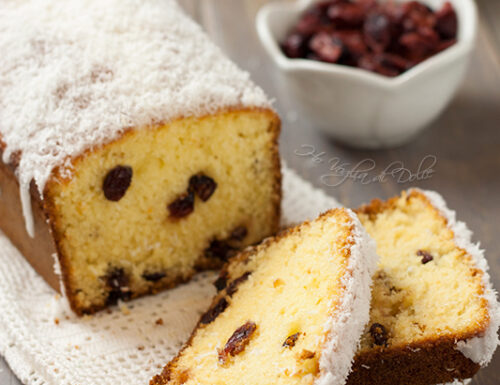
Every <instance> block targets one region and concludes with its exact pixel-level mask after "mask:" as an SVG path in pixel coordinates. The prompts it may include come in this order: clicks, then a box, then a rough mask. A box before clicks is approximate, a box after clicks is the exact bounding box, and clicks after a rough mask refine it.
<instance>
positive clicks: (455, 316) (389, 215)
mask: <svg viewBox="0 0 500 385" xmlns="http://www.w3.org/2000/svg"><path fill="white" fill-rule="evenodd" d="M357 213H358V215H359V218H360V220H361V222H362V223H363V225H364V226H365V228H366V230H367V231H368V233H369V234H370V235H371V236H372V237H373V238H374V240H375V241H376V243H377V253H378V254H379V255H380V258H381V259H380V262H379V267H378V270H377V272H376V273H375V276H374V284H373V292H372V305H371V311H370V322H369V323H368V325H367V327H366V330H365V333H364V335H363V337H362V340H361V341H362V342H361V348H360V349H359V351H358V352H357V353H356V357H355V362H354V365H353V372H352V373H351V375H350V377H349V380H348V384H352V385H364V384H370V385H389V384H394V378H398V379H400V381H401V383H404V384H407V385H428V384H441V383H449V382H454V381H459V380H463V379H467V378H470V377H472V376H473V375H474V374H475V373H476V372H477V371H478V370H479V368H480V367H481V366H484V365H486V364H487V363H488V362H489V361H490V360H491V358H492V355H493V353H494V351H495V349H496V347H497V345H498V337H497V330H498V328H499V324H500V311H499V304H498V300H497V298H496V293H495V291H494V290H493V288H492V285H491V282H490V277H489V275H488V263H487V261H486V259H485V258H484V255H483V251H482V250H480V248H479V246H478V245H476V244H473V243H472V242H471V232H470V231H469V230H468V229H467V227H466V225H465V224H464V223H463V222H459V221H457V220H456V218H455V212H453V211H451V210H450V209H448V208H447V206H446V204H445V202H444V200H443V198H442V197H441V196H440V195H439V194H437V193H435V192H431V191H422V190H417V189H412V190H409V191H408V192H403V193H402V195H401V196H399V197H395V198H392V199H390V200H388V201H387V202H382V201H380V200H374V201H372V202H371V204H369V205H366V206H363V207H361V208H360V209H358V210H357Z"/></svg>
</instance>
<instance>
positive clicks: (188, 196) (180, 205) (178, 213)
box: [167, 191, 194, 218]
mask: <svg viewBox="0 0 500 385" xmlns="http://www.w3.org/2000/svg"><path fill="white" fill-rule="evenodd" d="M167 208H168V211H169V212H170V217H171V218H184V217H186V216H188V215H189V214H191V213H192V212H193V210H194V192H193V191H188V192H186V193H184V194H182V195H181V196H180V197H179V198H177V199H176V200H175V201H173V202H172V203H170V204H169V205H168V206H167Z"/></svg>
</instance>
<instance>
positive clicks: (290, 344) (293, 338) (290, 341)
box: [282, 333, 300, 349]
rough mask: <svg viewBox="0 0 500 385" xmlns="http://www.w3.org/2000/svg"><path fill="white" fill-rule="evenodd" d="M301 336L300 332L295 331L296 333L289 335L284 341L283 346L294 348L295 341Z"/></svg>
mask: <svg viewBox="0 0 500 385" xmlns="http://www.w3.org/2000/svg"><path fill="white" fill-rule="evenodd" d="M299 336H300V333H295V334H292V335H290V336H288V337H287V338H286V340H285V342H283V345H282V346H283V347H284V348H290V349H291V348H293V347H294V346H295V343H296V342H297V340H298V339H299Z"/></svg>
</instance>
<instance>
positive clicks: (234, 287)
mask: <svg viewBox="0 0 500 385" xmlns="http://www.w3.org/2000/svg"><path fill="white" fill-rule="evenodd" d="M250 274H251V273H250V272H249V271H247V272H246V273H243V274H242V275H241V276H239V277H238V278H236V279H235V280H234V281H233V282H231V283H230V284H229V286H228V287H227V289H226V293H227V295H228V296H230V297H232V296H233V294H234V293H236V291H238V286H239V285H241V284H242V283H243V282H245V281H246V280H247V279H248V277H249V276H250Z"/></svg>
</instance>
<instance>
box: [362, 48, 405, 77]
mask: <svg viewBox="0 0 500 385" xmlns="http://www.w3.org/2000/svg"><path fill="white" fill-rule="evenodd" d="M409 66H410V63H409V62H408V61H406V60H405V59H404V58H402V57H400V56H398V55H393V54H384V53H381V54H374V55H366V56H363V57H362V58H361V60H360V61H359V67H360V68H364V69H366V70H369V71H373V72H376V73H379V74H381V75H385V76H390V77H394V76H397V75H399V74H401V73H402V72H403V71H405V70H406V69H407V68H409Z"/></svg>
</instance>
